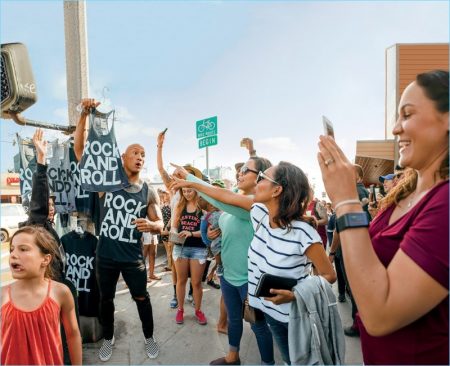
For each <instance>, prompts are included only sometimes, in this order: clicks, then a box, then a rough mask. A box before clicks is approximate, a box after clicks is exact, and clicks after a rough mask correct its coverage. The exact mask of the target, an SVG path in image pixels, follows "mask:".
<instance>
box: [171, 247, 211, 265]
mask: <svg viewBox="0 0 450 366" xmlns="http://www.w3.org/2000/svg"><path fill="white" fill-rule="evenodd" d="M207 253H208V251H207V249H206V247H205V248H199V247H185V246H184V245H177V244H175V245H174V246H173V252H172V257H173V260H174V261H176V260H177V259H178V258H184V259H198V262H199V263H200V264H203V263H205V262H206V255H207Z"/></svg>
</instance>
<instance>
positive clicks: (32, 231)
mask: <svg viewBox="0 0 450 366" xmlns="http://www.w3.org/2000/svg"><path fill="white" fill-rule="evenodd" d="M19 234H29V235H33V237H34V244H36V245H37V247H38V248H39V250H40V251H41V253H42V254H44V255H47V254H49V255H50V256H51V258H50V262H49V264H48V266H47V268H46V269H45V274H44V276H45V277H46V278H51V279H53V278H54V277H55V275H56V274H55V273H54V271H53V269H52V265H51V264H52V261H53V260H54V259H55V258H57V257H60V254H59V248H58V243H57V242H56V240H55V238H54V237H53V236H52V235H51V234H50V233H49V232H48V231H47V230H45V229H44V228H43V227H42V226H24V227H21V228H20V229H19V230H17V231H16V232H15V233H14V235H13V236H12V237H11V241H10V243H12V242H13V240H14V238H15V237H16V236H17V235H19Z"/></svg>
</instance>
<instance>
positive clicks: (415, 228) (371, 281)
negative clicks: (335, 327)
mask: <svg viewBox="0 0 450 366" xmlns="http://www.w3.org/2000/svg"><path fill="white" fill-rule="evenodd" d="M448 102H449V73H448V71H431V72H427V73H424V74H419V75H417V77H416V80H415V81H414V82H412V83H411V84H409V86H408V87H407V88H406V89H405V91H404V92H403V95H402V97H401V99H400V103H399V107H398V110H399V117H398V119H397V122H396V124H395V126H394V129H393V131H392V132H393V134H394V135H396V136H397V137H398V144H399V154H400V159H399V164H400V165H401V166H403V167H408V168H409V169H408V171H405V176H404V177H403V178H402V180H401V181H399V183H398V184H397V185H396V186H395V187H394V188H393V189H392V190H391V191H390V192H389V194H388V195H387V196H386V197H385V198H384V199H383V200H382V201H381V203H380V206H381V208H380V212H379V213H378V215H377V216H376V217H375V219H374V220H373V221H372V222H371V224H370V227H369V228H367V226H368V223H367V222H365V221H363V220H358V218H361V217H363V214H362V212H363V211H362V207H361V204H360V203H359V200H358V199H357V197H358V195H357V193H356V190H355V185H354V183H353V182H354V170H353V165H352V164H351V162H350V161H349V160H348V159H347V158H346V157H345V155H344V154H343V152H342V150H341V149H340V148H339V147H338V146H337V144H336V142H335V141H334V140H333V139H332V138H329V137H325V136H321V137H320V142H319V149H320V152H319V154H318V160H319V164H320V168H321V170H322V176H323V181H324V184H325V188H326V190H327V193H328V196H329V197H330V199H331V200H332V202H333V204H334V206H335V209H336V217H337V230H338V231H340V238H341V243H342V244H341V245H342V250H343V254H344V259H345V267H346V270H347V276H348V279H349V282H350V286H351V288H352V293H353V295H354V297H355V300H356V304H357V305H358V311H359V312H358V317H359V321H358V323H359V330H360V336H361V346H362V352H363V358H364V363H365V364H368V365H369V364H370V365H374V364H383V365H388V364H391V365H393V364H410V365H413V364H419V365H423V364H434V365H448V363H449V347H448V346H449V336H448V332H449V328H448V326H449V323H448V317H449V312H448V311H449V307H448V284H449V271H448V258H449V244H448V243H449V231H448V222H449V191H448V159H449V155H448V153H449V152H448V144H449V140H448V133H449V114H448Z"/></svg>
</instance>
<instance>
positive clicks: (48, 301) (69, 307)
mask: <svg viewBox="0 0 450 366" xmlns="http://www.w3.org/2000/svg"><path fill="white" fill-rule="evenodd" d="M57 251H58V246H57V243H56V241H55V240H54V239H53V237H52V236H51V235H50V234H49V233H48V232H47V231H46V230H45V229H44V228H42V227H35V226H25V227H23V228H21V229H19V230H18V231H17V232H16V233H15V234H14V235H13V236H12V238H11V244H10V257H9V265H10V269H11V273H12V276H13V278H14V279H15V280H16V281H15V282H14V283H12V284H11V285H9V286H5V287H3V288H2V308H1V338H2V339H1V364H2V365H62V364H63V363H64V362H63V348H62V341H61V334H60V319H62V322H63V326H64V330H65V333H66V338H67V344H68V347H69V352H70V359H71V362H72V365H81V353H82V352H81V337H80V331H79V329H78V324H77V320H76V315H75V305H74V301H73V296H72V294H71V293H70V290H69V288H68V287H67V286H65V285H63V284H62V283H58V282H55V281H52V280H51V278H52V275H53V274H52V269H51V266H50V263H51V262H52V259H53V258H54V257H55V256H56V255H57Z"/></svg>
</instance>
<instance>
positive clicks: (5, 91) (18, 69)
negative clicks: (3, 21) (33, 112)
mask: <svg viewBox="0 0 450 366" xmlns="http://www.w3.org/2000/svg"><path fill="white" fill-rule="evenodd" d="M1 51H2V52H1V54H2V60H1V73H2V81H1V83H2V84H1V108H2V118H10V117H9V116H8V114H5V112H15V113H21V112H23V111H24V110H26V109H27V108H28V107H30V106H32V105H33V104H34V103H36V100H37V93H36V84H35V82H34V77H33V71H32V70H31V63H30V59H29V57H28V51H27V48H26V47H25V45H24V44H22V43H6V44H2V45H1Z"/></svg>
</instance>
